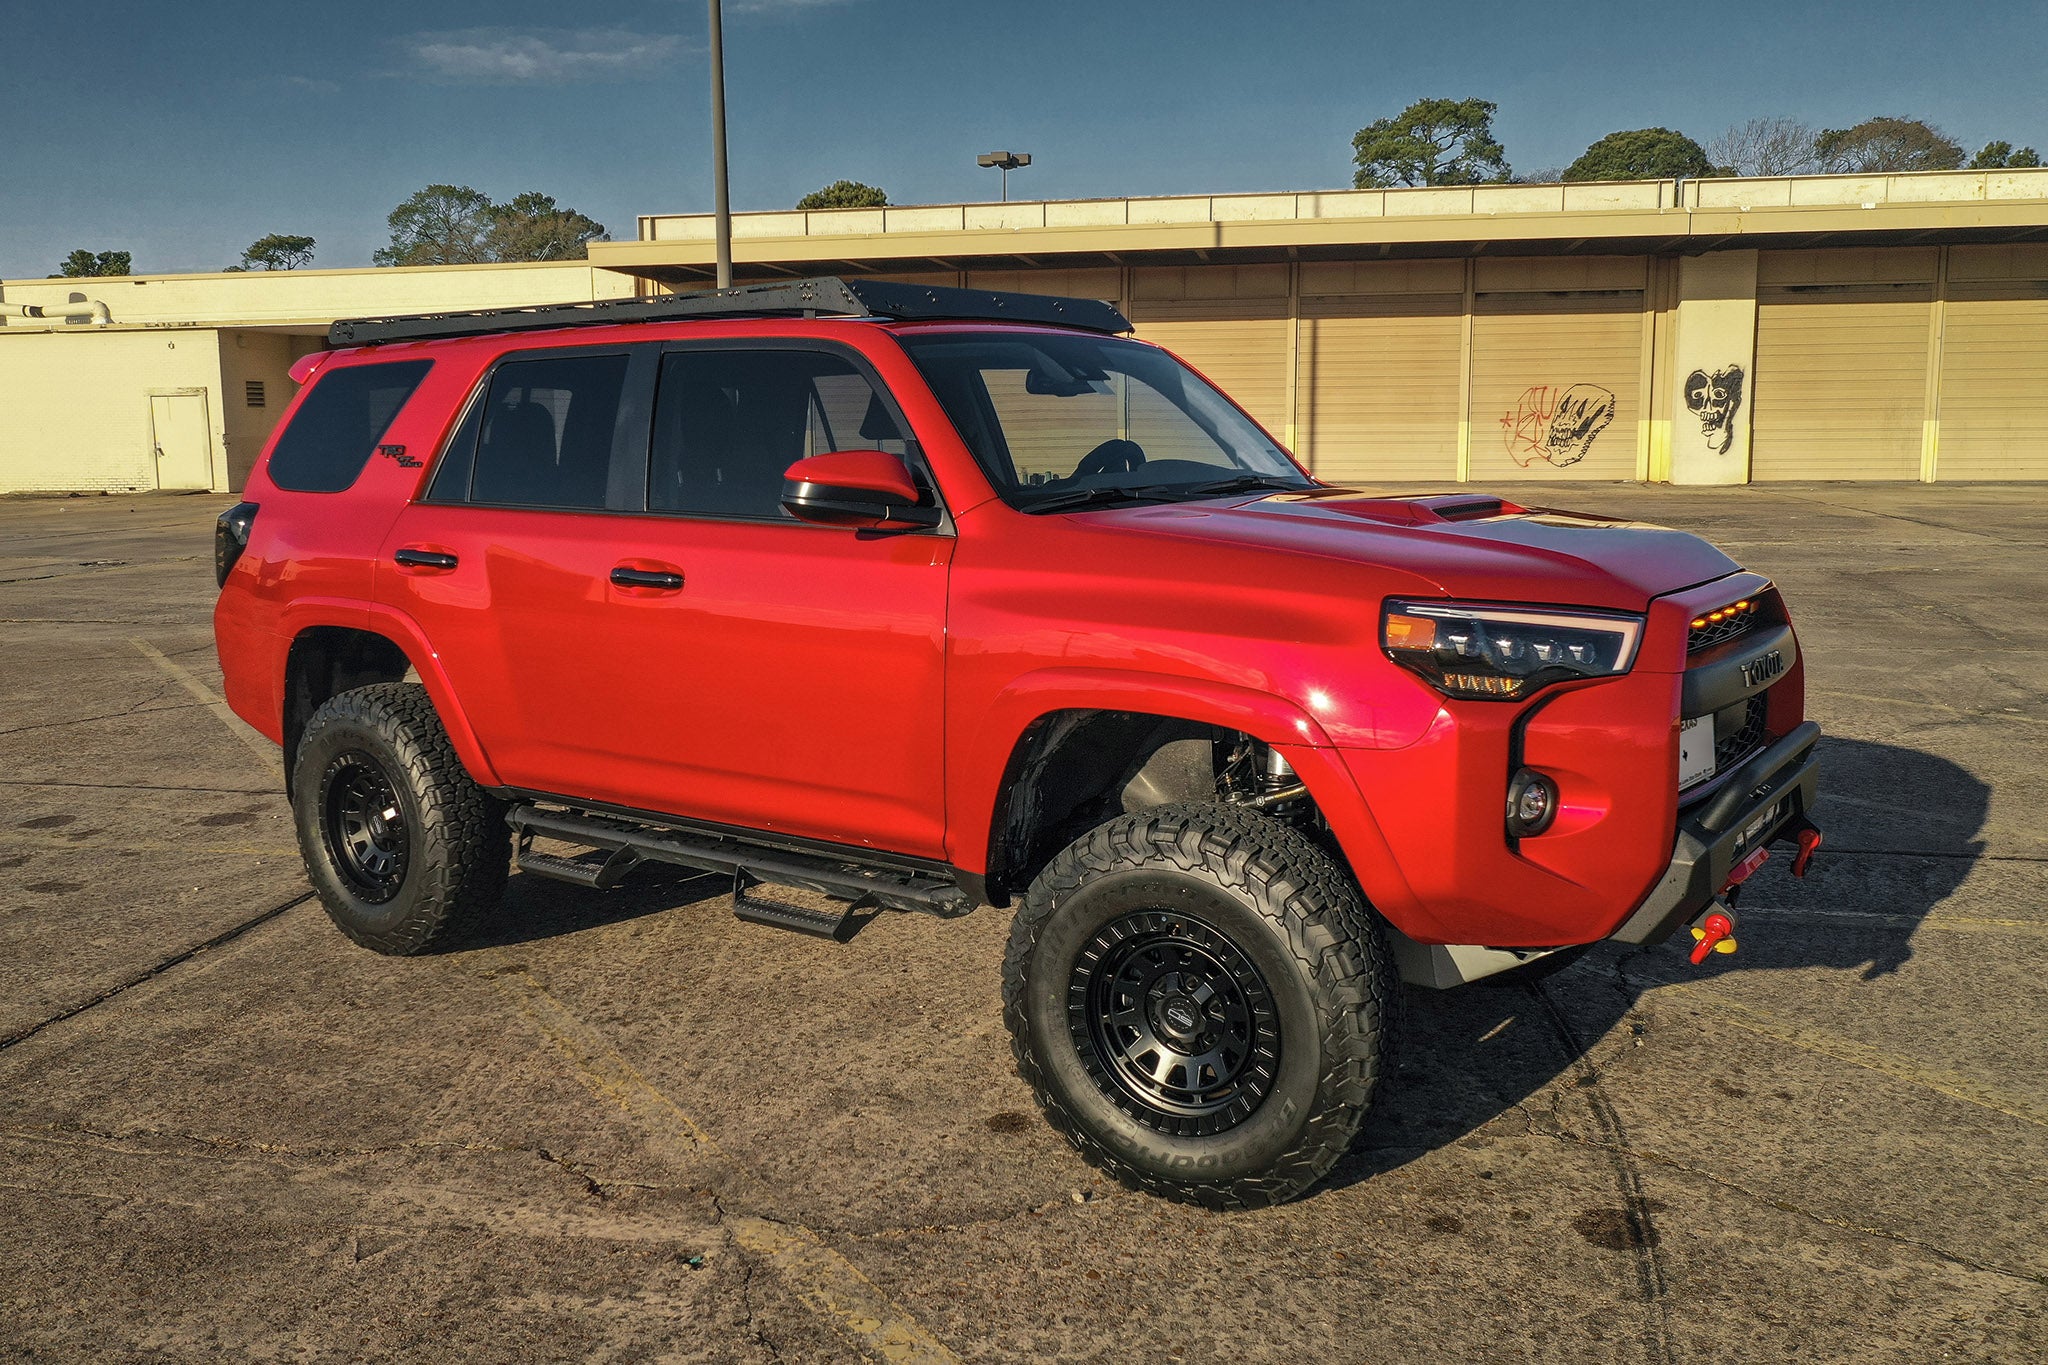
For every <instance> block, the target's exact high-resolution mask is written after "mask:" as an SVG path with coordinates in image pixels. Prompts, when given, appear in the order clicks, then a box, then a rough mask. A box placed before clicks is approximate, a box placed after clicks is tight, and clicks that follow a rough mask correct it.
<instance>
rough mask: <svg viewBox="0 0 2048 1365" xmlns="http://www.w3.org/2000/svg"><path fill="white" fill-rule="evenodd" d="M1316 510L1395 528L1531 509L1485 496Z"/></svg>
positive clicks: (1323, 503) (1357, 500)
mask: <svg viewBox="0 0 2048 1365" xmlns="http://www.w3.org/2000/svg"><path fill="white" fill-rule="evenodd" d="M1315 506H1316V510H1318V511H1322V512H1337V513H1341V514H1342V515H1344V516H1350V517H1364V518H1367V519H1368V520H1371V521H1379V522H1386V523H1388V524H1389V525H1395V526H1431V525H1436V524H1439V523H1442V522H1447V521H1480V520H1482V519H1484V518H1487V517H1513V516H1521V515H1523V514H1525V513H1526V512H1527V511H1528V510H1529V509H1528V508H1526V507H1519V506H1517V505H1515V504H1514V503H1511V502H1509V501H1507V500H1506V499H1505V498H1496V497H1492V496H1490V495H1488V494H1485V493H1421V494H1416V495H1414V496H1412V497H1398V496H1396V497H1371V496H1358V497H1348V498H1347V497H1337V498H1317V499H1316V502H1315Z"/></svg>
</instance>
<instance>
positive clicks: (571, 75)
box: [398, 28, 684, 85]
mask: <svg viewBox="0 0 2048 1365" xmlns="http://www.w3.org/2000/svg"><path fill="white" fill-rule="evenodd" d="M398 44H399V47H400V48H401V49H402V50H403V51H404V52H405V54H406V56H407V58H408V59H409V60H410V62H411V64H412V66H413V67H414V69H415V70H417V71H422V72H424V73H425V74H427V75H428V76H429V77H437V78H439V79H441V80H446V81H473V82H477V83H480V84H490V85H560V84H566V83H568V82H571V81H603V80H613V79H616V78H619V77H622V76H637V75H643V74H646V73H648V72H651V71H655V70H657V69H658V68H660V67H661V66H663V65H664V64H666V63H668V62H670V61H673V60H674V59H675V58H676V57H678V56H679V55H681V53H682V52H683V51H684V45H683V40H682V39H681V38H680V37H678V36H677V35H675V34H673V33H635V32H633V31H632V30H630V29H623V28H594V29H562V28H525V29H514V28H465V29H454V30H450V31H447V32H440V33H415V34H411V35H410V36H408V37H404V38H401V39H399V40H398Z"/></svg>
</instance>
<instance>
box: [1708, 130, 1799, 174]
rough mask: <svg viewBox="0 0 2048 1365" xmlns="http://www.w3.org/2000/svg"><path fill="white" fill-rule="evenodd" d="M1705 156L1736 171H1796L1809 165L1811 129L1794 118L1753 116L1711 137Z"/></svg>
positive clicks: (1788, 172) (1739, 172) (1746, 172)
mask: <svg viewBox="0 0 2048 1365" xmlns="http://www.w3.org/2000/svg"><path fill="white" fill-rule="evenodd" d="M1707 156H1708V158H1709V159H1710V160H1712V161H1713V162H1714V164H1715V165H1717V166H1726V167H1727V168H1728V169H1729V170H1732V171H1734V172H1735V174H1737V175H1797V174H1799V173H1800V172H1801V171H1810V170H1812V169H1813V157H1814V153H1813V129H1811V128H1809V127H1807V126H1806V125H1805V124H1803V123H1801V122H1800V121H1799V120H1797V119H1789V118H1753V119H1751V120H1750V121H1749V122H1747V123H1738V124H1736V125H1735V126H1734V127H1733V128H1730V129H1729V130H1728V131H1727V132H1725V133H1723V134H1721V136H1719V137H1717V138H1715V139H1714V140H1713V142H1711V143H1709V144H1708V146H1707Z"/></svg>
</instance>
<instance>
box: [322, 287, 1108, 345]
mask: <svg viewBox="0 0 2048 1365" xmlns="http://www.w3.org/2000/svg"><path fill="white" fill-rule="evenodd" d="M734 316H744V317H856V318H893V319H903V320H912V319H916V320H926V319H941V318H944V319H954V318H957V319H962V320H972V321H976V322H1036V323H1049V324H1052V325H1054V326H1059V327H1078V328H1081V329H1083V330H1085V331H1090V332H1128V331H1130V330H1131V324H1130V323H1129V322H1128V321H1126V320H1125V318H1124V315H1123V314H1122V313H1121V312H1119V311H1118V310H1117V307H1116V305H1115V304H1113V303H1104V302H1103V301H1102V300H1100V299H1065V298H1054V297H1052V296H1050V295H1047V294H1002V293H997V292H996V291H994V290H991V289H951V288H946V287H943V286H936V285H922V284H896V283H893V282H891V281H887V280H842V279H840V278H839V277H837V276H836V275H825V276H820V277H819V278H817V279H809V280H778V281H776V282H775V283H772V284H743V285H739V286H737V287H735V288H732V289H712V290H707V291H705V292H703V293H698V294H668V295H657V296H655V297H652V298H631V299H598V300H595V301H593V302H590V303H551V304H539V305H535V306H533V307H529V308H489V309H484V310H482V311H479V312H474V313H417V314H413V315H410V316H406V317H390V318H343V319H342V320H341V321H339V322H336V323H335V324H334V325H333V326H331V327H329V328H328V329H327V344H328V345H330V346H370V345H375V344H376V343H378V342H383V341H423V340H427V339H430V338H436V337H473V336H488V335H490V334H491V333H493V332H531V331H539V330H541V329H543V328H550V327H595V326H601V325H603V324H606V323H620V322H666V321H669V320H670V319H674V318H699V317H734Z"/></svg>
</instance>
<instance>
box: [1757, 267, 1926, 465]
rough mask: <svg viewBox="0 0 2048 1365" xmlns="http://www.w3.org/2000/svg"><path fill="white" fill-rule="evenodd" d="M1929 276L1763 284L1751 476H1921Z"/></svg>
mask: <svg viewBox="0 0 2048 1365" xmlns="http://www.w3.org/2000/svg"><path fill="white" fill-rule="evenodd" d="M1933 298H1934V290H1933V287H1932V286H1931V285H1924V284H1903V285H1797V286H1786V287H1770V288H1759V289H1758V290H1757V318H1756V375H1755V384H1754V392H1755V398H1754V400H1753V401H1754V402H1755V404H1756V406H1755V408H1754V410H1753V412H1754V416H1753V418H1752V426H1751V430H1750V452H1751V453H1750V477H1751V478H1752V479H1757V480H1764V479H1917V478H1919V477H1920V445H1921V434H1922V433H1921V426H1922V421H1923V419H1924V418H1925V417H1926V414H1927V339H1928V308H1929V305H1930V303H1931V302H1932V300H1933Z"/></svg>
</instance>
